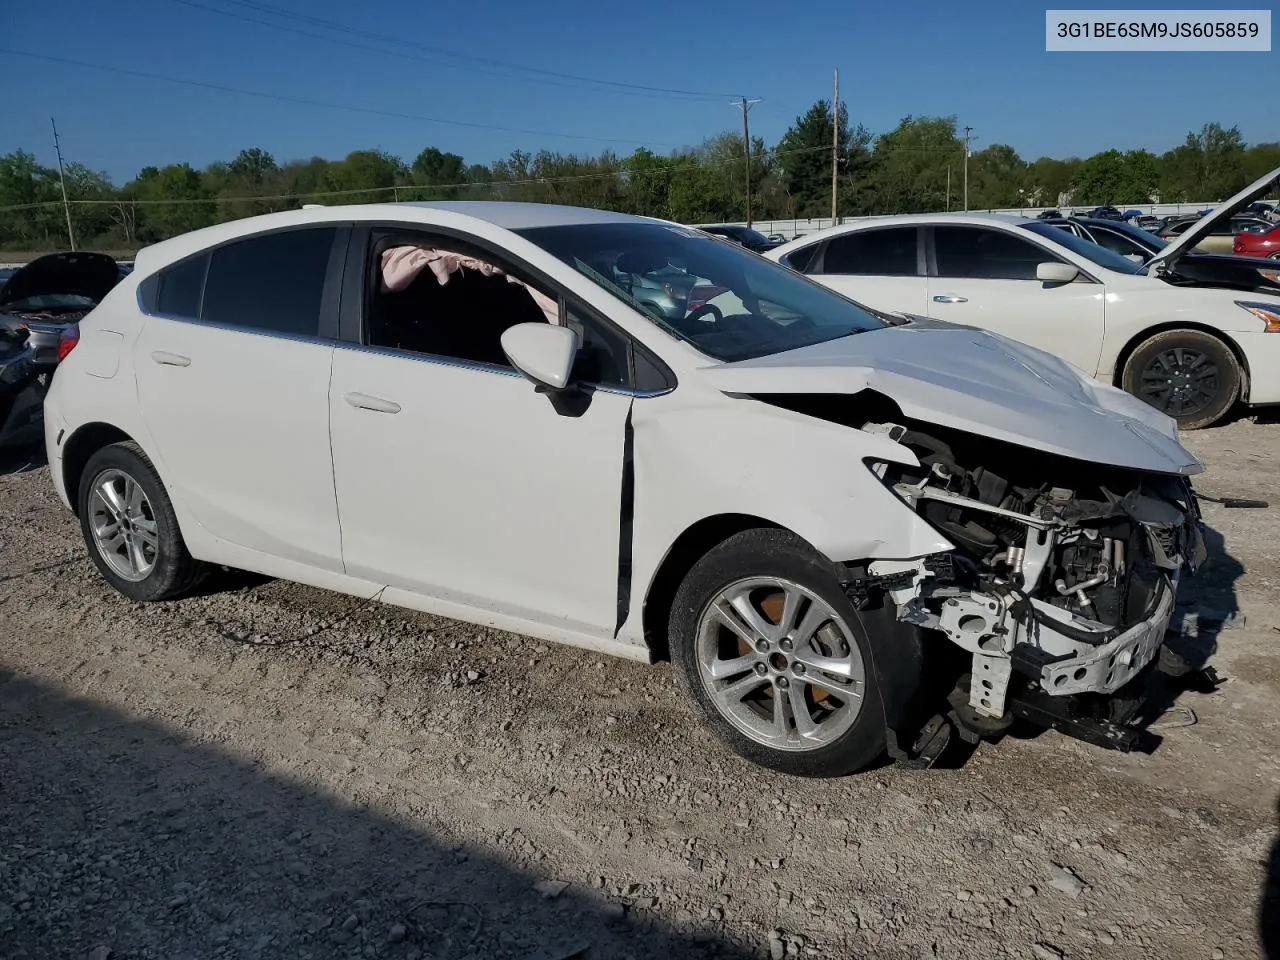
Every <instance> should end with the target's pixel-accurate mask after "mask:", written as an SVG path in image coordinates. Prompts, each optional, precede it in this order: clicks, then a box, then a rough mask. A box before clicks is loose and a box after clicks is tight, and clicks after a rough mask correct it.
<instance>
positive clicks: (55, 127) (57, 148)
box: [49, 117, 76, 253]
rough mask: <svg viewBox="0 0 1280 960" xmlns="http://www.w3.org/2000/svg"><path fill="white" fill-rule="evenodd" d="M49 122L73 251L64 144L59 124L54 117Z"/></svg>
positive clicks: (68, 238) (63, 206) (73, 240)
mask: <svg viewBox="0 0 1280 960" xmlns="http://www.w3.org/2000/svg"><path fill="white" fill-rule="evenodd" d="M49 123H50V124H51V125H52V126H53V150H54V152H55V153H56V154H57V155H58V182H59V183H60V184H62V209H63V212H65V213H66V215H67V240H68V241H70V243H71V252H72V253H75V250H76V235H75V231H73V230H72V229H71V204H70V202H69V201H68V200H67V175H66V172H65V171H64V170H63V169H62V144H60V143H59V142H58V124H57V123H56V122H55V121H54V119H53V117H50V118H49Z"/></svg>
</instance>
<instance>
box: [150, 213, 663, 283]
mask: <svg viewBox="0 0 1280 960" xmlns="http://www.w3.org/2000/svg"><path fill="white" fill-rule="evenodd" d="M379 220H386V221H392V222H396V221H399V222H402V223H408V224H413V223H420V224H422V225H423V226H424V227H431V226H454V227H459V228H463V229H465V228H467V227H471V228H475V227H476V226H477V225H478V224H480V223H484V224H490V225H492V226H495V227H498V228H499V229H503V230H528V229H533V228H536V227H560V226H580V225H585V224H602V223H666V222H667V221H663V220H657V219H655V218H653V217H637V216H633V215H632V214H628V213H615V212H614V211H612V210H595V209H592V208H588V207H571V206H566V205H563V204H557V203H521V202H517V201H498V200H431V201H414V202H406V203H362V204H335V205H332V206H329V205H324V206H319V205H316V206H308V207H306V208H304V209H299V210H285V211H282V212H280V213H267V214H262V215H261V216H256V217H245V218H243V219H240V220H229V221H227V222H225V223H218V224H214V225H213V226H210V227H204V228H202V229H200V230H193V231H191V232H190V233H184V234H180V235H178V236H176V237H172V238H171V239H168V240H161V241H160V242H159V243H156V244H153V245H151V246H149V247H144V248H143V249H142V250H139V251H138V254H137V256H136V258H135V261H134V262H135V267H134V272H135V273H137V274H138V276H139V277H142V276H144V275H146V274H149V273H150V272H151V271H152V270H154V269H156V268H158V267H160V266H163V265H165V264H168V263H172V262H174V261H176V260H180V259H182V258H183V257H186V256H189V255H191V254H194V253H197V252H199V251H201V250H203V249H205V248H206V247H212V246H215V245H217V244H220V243H225V242H227V241H230V240H236V239H239V238H240V237H247V236H252V235H253V234H255V233H264V232H266V231H270V230H281V229H287V228H289V227H305V226H309V225H313V224H314V225H323V224H326V223H341V222H343V221H357V222H360V221H379Z"/></svg>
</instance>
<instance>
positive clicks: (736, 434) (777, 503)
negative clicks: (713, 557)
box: [626, 395, 952, 637]
mask: <svg viewBox="0 0 1280 960" xmlns="http://www.w3.org/2000/svg"><path fill="white" fill-rule="evenodd" d="M666 399H667V398H655V399H652V400H644V401H639V402H637V403H636V405H635V408H634V410H633V415H632V424H633V429H634V467H635V499H634V519H633V529H634V531H635V533H634V543H633V558H632V572H633V573H632V575H633V582H634V584H635V585H636V586H637V587H640V586H643V587H644V589H637V590H634V591H633V593H632V598H631V610H630V613H629V616H628V618H627V626H626V632H627V633H628V635H634V636H636V637H638V636H640V626H639V624H640V622H641V618H640V609H641V607H642V604H643V598H644V597H645V596H646V594H647V591H648V588H649V586H650V585H651V584H652V581H653V577H654V575H655V574H656V572H657V570H658V568H659V567H660V566H661V564H662V561H663V559H664V558H665V557H666V555H667V553H668V551H669V550H670V549H671V546H672V545H673V544H674V543H675V542H676V540H677V539H678V538H679V536H680V535H681V534H682V533H683V532H684V531H686V530H688V529H689V528H690V527H692V526H693V525H694V524H695V523H697V522H699V521H700V520H704V519H706V518H708V517H715V516H721V515H724V514H745V515H748V516H754V517H759V518H761V519H763V520H766V521H768V522H770V523H773V524H776V525H777V526H779V527H783V528H785V529H787V530H790V531H792V532H793V533H795V534H797V535H798V536H800V537H802V538H804V540H806V541H807V542H808V543H809V544H811V545H812V546H813V547H814V549H816V550H817V551H818V552H819V553H821V554H823V555H824V556H826V557H827V558H829V559H830V560H832V561H833V562H837V563H840V562H845V561H850V560H864V559H873V558H895V559H896V558H903V557H917V556H923V555H926V554H930V553H937V552H939V551H943V550H950V549H951V548H952V544H951V543H950V542H949V541H947V540H946V539H945V538H943V537H942V536H941V535H940V534H939V533H938V532H937V531H936V530H934V529H933V528H932V527H931V526H929V524H927V523H926V522H925V521H924V520H922V519H921V518H920V517H919V516H917V515H916V513H915V512H914V511H913V510H912V509H911V508H910V507H908V506H907V505H905V504H904V503H903V502H902V501H901V500H899V499H898V498H897V497H896V496H895V495H894V494H893V493H892V492H891V491H890V490H888V489H887V488H886V487H885V486H884V484H882V483H881V482H880V480H879V479H878V478H877V477H876V476H875V475H874V474H873V473H872V472H871V470H870V469H868V467H867V465H866V462H865V461H867V460H883V461H889V462H894V463H905V464H909V465H912V466H914V465H917V463H918V461H917V460H916V458H915V456H914V454H912V453H911V452H910V451H909V450H907V449H906V448H905V447H903V446H901V445H899V444H897V443H895V442H893V441H892V440H890V439H888V438H887V437H883V436H877V435H873V434H869V433H864V432H863V431H861V430H856V429H854V428H852V427H847V426H843V425H840V424H835V423H830V422H828V421H825V420H819V419H816V418H814V417H809V416H805V415H803V414H799V413H795V412H793V411H790V410H785V409H782V408H779V407H775V406H772V405H770V404H766V403H762V402H760V401H757V400H751V399H746V398H742V399H738V400H735V401H732V402H730V403H725V402H724V400H723V397H721V398H720V402H714V401H713V402H709V403H706V404H705V405H698V406H695V407H688V406H684V405H680V404H678V403H677V402H674V395H673V396H672V399H673V402H671V403H663V402H661V401H663V400H666Z"/></svg>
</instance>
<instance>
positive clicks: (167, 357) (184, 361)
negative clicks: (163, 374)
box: [151, 350, 191, 367]
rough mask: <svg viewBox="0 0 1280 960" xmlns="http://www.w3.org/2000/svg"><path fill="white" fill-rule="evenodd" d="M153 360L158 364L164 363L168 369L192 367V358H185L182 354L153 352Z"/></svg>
mask: <svg viewBox="0 0 1280 960" xmlns="http://www.w3.org/2000/svg"><path fill="white" fill-rule="evenodd" d="M151 359H152V360H154V361H155V362H156V363H162V364H164V365H165V366H166V367H189V366H191V358H190V357H184V356H183V355H182V354H180V353H170V352H169V351H168V350H153V351H152V352H151Z"/></svg>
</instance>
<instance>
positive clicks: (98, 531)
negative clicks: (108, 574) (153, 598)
mask: <svg viewBox="0 0 1280 960" xmlns="http://www.w3.org/2000/svg"><path fill="white" fill-rule="evenodd" d="M89 527H90V529H91V530H92V532H93V542H94V544H95V546H97V548H98V553H99V554H100V555H101V556H102V559H103V560H105V561H106V563H107V566H108V567H110V568H111V570H112V572H113V573H115V575H116V576H118V577H120V578H121V579H124V580H128V581H130V582H132V583H137V582H138V581H140V580H145V579H146V578H147V577H148V576H150V575H151V571H152V570H154V569H155V566H156V563H157V561H159V559H160V537H159V531H158V529H157V526H156V515H155V511H154V510H152V508H151V501H150V500H148V499H147V495H146V493H144V492H143V489H142V484H140V483H138V481H137V480H135V479H134V478H133V477H131V476H129V474H127V473H125V472H124V471H122V470H104V471H103V472H102V473H100V474H98V477H97V479H96V480H94V482H93V492H92V493H90V494H89Z"/></svg>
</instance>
